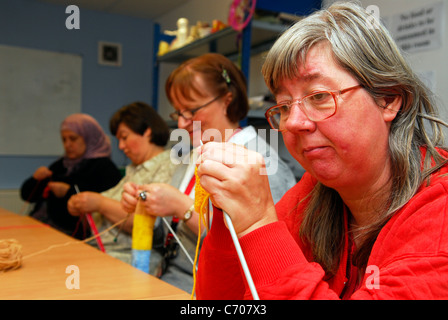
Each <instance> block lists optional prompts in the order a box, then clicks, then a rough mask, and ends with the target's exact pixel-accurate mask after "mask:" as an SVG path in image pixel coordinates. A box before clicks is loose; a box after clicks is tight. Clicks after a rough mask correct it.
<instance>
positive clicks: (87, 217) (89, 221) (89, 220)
mask: <svg viewBox="0 0 448 320" xmlns="http://www.w3.org/2000/svg"><path fill="white" fill-rule="evenodd" d="M74 187H75V191H76V193H80V191H79V188H78V185H77V184H75V186H74ZM86 219H87V222H88V223H89V226H90V229H91V230H92V232H93V234H94V235H95V236H96V242H97V243H98V246H99V247H100V249H101V251H103V252H106V250H105V249H104V246H103V242H102V241H101V238H100V237H99V236H98V230H97V228H96V225H95V222H94V221H93V218H92V215H91V214H90V213H86Z"/></svg>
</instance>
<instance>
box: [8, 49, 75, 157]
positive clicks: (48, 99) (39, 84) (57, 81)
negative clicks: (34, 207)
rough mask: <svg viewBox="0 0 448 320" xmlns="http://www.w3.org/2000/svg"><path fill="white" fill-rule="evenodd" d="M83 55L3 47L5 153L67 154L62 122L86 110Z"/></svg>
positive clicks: (33, 154)
mask: <svg viewBox="0 0 448 320" xmlns="http://www.w3.org/2000/svg"><path fill="white" fill-rule="evenodd" d="M81 73H82V57H81V56H80V55H76V54H68V53H60V52H52V51H45V50H36V49H29V48H22V47H13V46H3V45H0V155H15V156H17V155H19V156H22V155H25V156H26V155H30V156H54V155H62V154H63V147H62V141H61V137H60V130H59V127H60V124H61V122H62V121H63V120H64V118H65V117H66V116H68V115H70V114H72V113H77V112H80V111H81Z"/></svg>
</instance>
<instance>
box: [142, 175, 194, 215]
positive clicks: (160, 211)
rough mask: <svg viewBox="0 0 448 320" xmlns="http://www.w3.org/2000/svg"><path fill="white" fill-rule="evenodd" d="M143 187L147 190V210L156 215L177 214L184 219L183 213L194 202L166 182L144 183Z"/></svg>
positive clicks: (145, 204) (145, 203)
mask: <svg viewBox="0 0 448 320" xmlns="http://www.w3.org/2000/svg"><path fill="white" fill-rule="evenodd" d="M141 189H142V190H145V191H146V201H145V202H144V206H145V209H146V211H147V212H148V213H149V214H152V215H155V216H159V217H166V216H177V217H178V218H180V219H183V214H184V213H185V212H186V211H187V209H188V208H190V207H191V205H192V204H193V203H194V201H193V199H191V198H190V197H189V196H187V195H185V194H183V193H182V192H180V191H179V190H178V189H177V188H175V187H173V186H171V185H169V184H166V183H151V184H148V185H143V186H142V187H141Z"/></svg>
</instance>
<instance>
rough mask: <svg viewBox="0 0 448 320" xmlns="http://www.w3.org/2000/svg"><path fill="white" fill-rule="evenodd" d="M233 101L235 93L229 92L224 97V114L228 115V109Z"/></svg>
mask: <svg viewBox="0 0 448 320" xmlns="http://www.w3.org/2000/svg"><path fill="white" fill-rule="evenodd" d="M232 99H233V93H232V92H230V91H229V92H227V93H226V95H225V96H224V105H225V109H224V114H225V115H227V109H228V108H229V105H230V103H231V102H232Z"/></svg>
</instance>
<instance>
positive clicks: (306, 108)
mask: <svg viewBox="0 0 448 320" xmlns="http://www.w3.org/2000/svg"><path fill="white" fill-rule="evenodd" d="M361 87H363V86H362V85H361V84H358V85H356V86H353V87H350V88H346V89H343V90H331V91H318V92H313V93H311V94H309V95H306V96H304V97H303V98H301V99H296V100H290V101H282V102H281V103H279V104H277V105H275V106H273V107H270V108H269V109H268V110H267V111H266V113H265V114H264V116H265V117H266V119H267V120H268V122H269V125H270V126H271V128H272V129H274V130H278V131H285V130H286V128H285V125H286V121H287V120H288V117H289V114H290V113H291V108H292V107H293V106H294V105H295V104H297V105H298V106H299V108H300V110H302V112H303V113H304V114H305V115H306V116H307V118H308V119H309V120H311V121H315V122H318V121H322V120H325V119H328V118H330V117H332V116H334V115H335V113H336V110H337V108H338V103H337V98H338V97H339V96H340V95H341V94H344V93H346V92H348V91H350V90H353V89H356V88H361Z"/></svg>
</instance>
